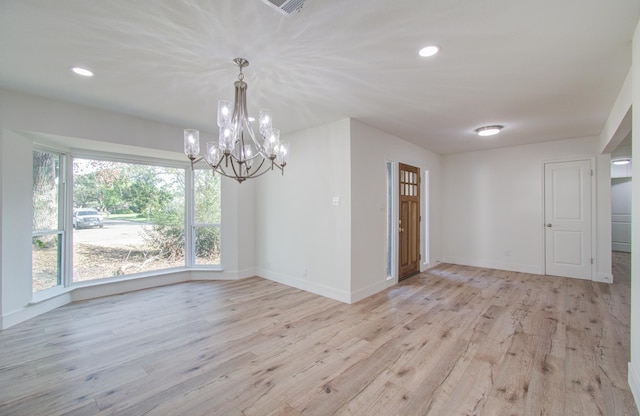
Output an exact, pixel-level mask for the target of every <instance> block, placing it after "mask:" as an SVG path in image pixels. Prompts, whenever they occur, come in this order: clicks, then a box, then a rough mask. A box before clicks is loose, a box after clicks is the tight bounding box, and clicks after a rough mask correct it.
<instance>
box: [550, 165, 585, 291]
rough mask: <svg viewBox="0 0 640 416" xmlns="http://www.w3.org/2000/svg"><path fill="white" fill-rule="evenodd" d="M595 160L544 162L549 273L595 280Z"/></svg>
mask: <svg viewBox="0 0 640 416" xmlns="http://www.w3.org/2000/svg"><path fill="white" fill-rule="evenodd" d="M591 175H592V170H591V161H590V160H579V161H571V162H555V163H546V164H545V166H544V198H545V199H544V217H545V224H544V229H545V273H546V274H548V275H554V276H564V277H574V278H579V279H589V280H591V269H592V266H591V264H592V254H591V243H592V242H591V234H592V230H591V215H592V213H591Z"/></svg>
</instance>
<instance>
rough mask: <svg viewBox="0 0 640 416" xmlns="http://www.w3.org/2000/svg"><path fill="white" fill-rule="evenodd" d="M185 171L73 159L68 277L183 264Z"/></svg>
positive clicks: (95, 276) (94, 276)
mask: <svg viewBox="0 0 640 416" xmlns="http://www.w3.org/2000/svg"><path fill="white" fill-rule="evenodd" d="M184 184H185V170H184V169H180V168H170V167H164V166H148V165H140V164H132V163H122V162H112V161H100V160H90V159H74V160H73V205H74V209H73V227H74V231H73V281H74V282H78V281H84V280H92V279H98V278H103V277H111V276H117V275H128V274H134V273H142V272H148V271H153V270H160V269H166V268H171V267H180V266H184V265H185V260H184V258H185V256H184V218H185V185H184Z"/></svg>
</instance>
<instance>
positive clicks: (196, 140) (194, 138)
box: [184, 129, 200, 160]
mask: <svg viewBox="0 0 640 416" xmlns="http://www.w3.org/2000/svg"><path fill="white" fill-rule="evenodd" d="M184 154H185V155H187V157H188V158H189V159H191V160H194V159H195V158H197V157H198V155H199V154H200V132H199V131H198V130H195V129H185V130H184Z"/></svg>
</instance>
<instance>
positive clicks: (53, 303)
mask: <svg viewBox="0 0 640 416" xmlns="http://www.w3.org/2000/svg"><path fill="white" fill-rule="evenodd" d="M70 302H71V293H70V292H66V293H63V294H61V295H58V296H54V297H52V298H50V299H47V300H45V301H41V302H38V303H30V304H28V305H27V306H25V307H23V308H21V309H19V310H17V311H13V312H10V313H7V314H5V315H3V316H2V317H0V320H1V323H2V326H1V327H0V329H7V328H10V327H12V326H14V325H17V324H19V323H21V322H24V321H27V320H29V319H31V318H35V317H36V316H38V315H42V314H43V313H46V312H49V311H52V310H54V309H56V308H59V307H60V306H64V305H66V304H68V303H70Z"/></svg>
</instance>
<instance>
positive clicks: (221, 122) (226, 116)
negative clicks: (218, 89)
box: [218, 100, 233, 127]
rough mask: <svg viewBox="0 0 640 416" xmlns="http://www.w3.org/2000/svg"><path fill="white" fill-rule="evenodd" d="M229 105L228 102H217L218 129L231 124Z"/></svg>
mask: <svg viewBox="0 0 640 416" xmlns="http://www.w3.org/2000/svg"><path fill="white" fill-rule="evenodd" d="M232 108H233V107H231V103H230V102H229V101H223V100H220V101H218V127H223V126H228V125H230V124H231V115H232V114H233V113H232V112H231V109H232Z"/></svg>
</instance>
